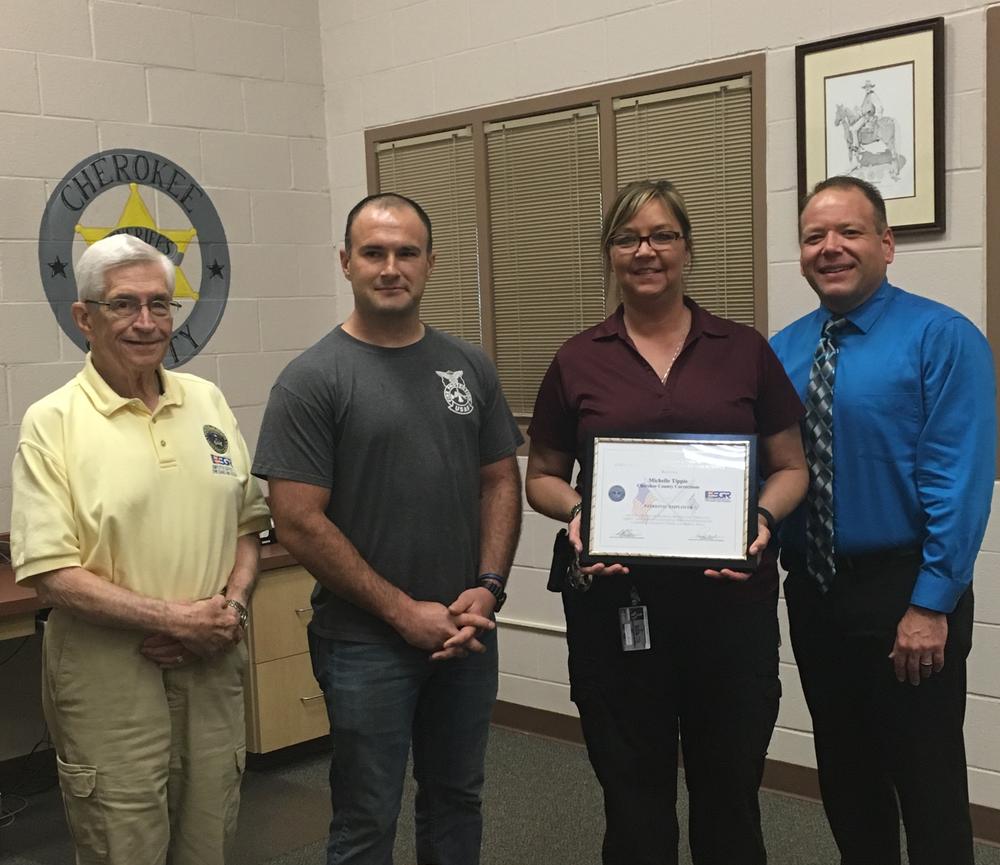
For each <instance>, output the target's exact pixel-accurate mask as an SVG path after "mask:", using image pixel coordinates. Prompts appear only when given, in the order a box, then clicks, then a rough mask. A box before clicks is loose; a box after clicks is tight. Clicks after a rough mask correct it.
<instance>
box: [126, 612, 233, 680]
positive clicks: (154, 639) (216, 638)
mask: <svg viewBox="0 0 1000 865" xmlns="http://www.w3.org/2000/svg"><path fill="white" fill-rule="evenodd" d="M172 612H173V613H174V620H175V621H174V622H173V623H172V625H171V627H170V629H169V630H167V631H164V632H160V633H155V634H150V635H149V636H148V637H146V639H144V640H143V641H142V645H141V646H140V647H139V652H140V653H141V654H142V655H143V656H144V657H146V658H148V659H149V660H150V661H152V662H153V663H154V664H156V665H157V666H159V667H160V668H161V669H176V668H177V667H180V666H183V665H184V664H187V663H189V662H191V661H193V660H195V659H197V658H211V657H213V656H215V655H219V654H222V653H223V652H228V651H229V650H230V649H232V648H233V647H234V646H235V645H236V644H237V643H239V642H240V640H242V639H243V629H242V628H241V627H240V617H239V615H238V613H237V612H236V610H234V609H233V608H232V607H229V606H226V598H225V597H224V596H223V595H215V596H214V597H211V598H205V599H203V600H200V601H189V602H177V603H175V604H174V605H173V609H172Z"/></svg>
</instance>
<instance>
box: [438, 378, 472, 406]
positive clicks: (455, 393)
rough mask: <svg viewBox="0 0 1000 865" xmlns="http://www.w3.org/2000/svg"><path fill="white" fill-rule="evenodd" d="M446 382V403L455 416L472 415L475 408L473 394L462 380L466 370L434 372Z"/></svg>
mask: <svg viewBox="0 0 1000 865" xmlns="http://www.w3.org/2000/svg"><path fill="white" fill-rule="evenodd" d="M434 371H435V372H436V373H437V374H438V376H439V377H440V378H441V381H443V382H444V401H445V403H447V405H448V408H449V410H450V411H453V412H454V413H455V414H471V413H472V409H473V408H474V406H473V404H472V394H471V393H469V388H468V387H466V385H465V381H464V380H463V379H462V373H463V372H464V370H460V369H457V370H454V371H453V370H446V371H445V372H442V371H441V370H439V369H436V370H434Z"/></svg>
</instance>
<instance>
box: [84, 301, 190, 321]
mask: <svg viewBox="0 0 1000 865" xmlns="http://www.w3.org/2000/svg"><path fill="white" fill-rule="evenodd" d="M84 303H94V304H97V305H98V306H106V307H107V308H108V309H109V310H111V314H112V315H113V316H115V317H116V318H135V317H136V316H138V315H139V313H140V312H141V311H142V308H143V307H146V309H148V310H149V314H150V315H151V316H153V318H169V317H170V316H171V315H173V314H174V311H175V310H178V309H180V308H181V305H180V304H179V303H178V302H177V301H176V300H164V299H163V298H162V297H156V298H153V300H150V301H148V302H146V303H140V302H139V300H138V299H137V298H134V297H115V298H112V299H111V300H85V301H84Z"/></svg>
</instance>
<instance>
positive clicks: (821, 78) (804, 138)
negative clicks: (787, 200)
mask: <svg viewBox="0 0 1000 865" xmlns="http://www.w3.org/2000/svg"><path fill="white" fill-rule="evenodd" d="M795 97H796V131H797V144H798V180H799V195H800V196H804V195H806V194H807V193H808V191H809V190H810V189H812V187H813V186H814V185H815V184H816V183H818V182H819V181H821V180H825V179H826V178H827V177H833V176H834V175H838V174H843V175H848V176H851V177H858V178H860V179H862V180H867V181H868V182H870V183H872V184H873V185H874V186H875V187H876V188H877V189H878V190H879V192H880V193H881V194H882V197H883V198H884V199H885V204H886V212H887V214H888V217H889V224H890V225H891V226H892V228H893V230H894V231H895V233H896V234H901V233H906V232H931V231H944V227H945V197H944V18H929V19H925V20H922V21H913V22H910V23H908V24H899V25H894V26H892V27H883V28H879V29H877V30H868V31H865V32H864V33H854V34H850V35H847V36H837V37H835V38H833V39H824V40H822V41H820V42H811V43H809V44H806V45H799V46H796V48H795Z"/></svg>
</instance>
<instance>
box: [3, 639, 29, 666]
mask: <svg viewBox="0 0 1000 865" xmlns="http://www.w3.org/2000/svg"><path fill="white" fill-rule="evenodd" d="M33 636H35V635H34V634H28V636H26V637H22V638H21V642H19V643H18V644H17V645H16V646H15V647H14V650H13V651H12V652H11V653H10V654H9V655H7V657H6V658H4V659H3V660H0V667H2V666H3V665H4V664H6V663H7V662H8V661H10V660H11V659H12V658H13V657H14V655H16V654H17V653H18V652H20V651H21V649H23V648H24V647H25V645H26V644H27V642H28V640H30V639H31V638H32V637H33Z"/></svg>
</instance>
